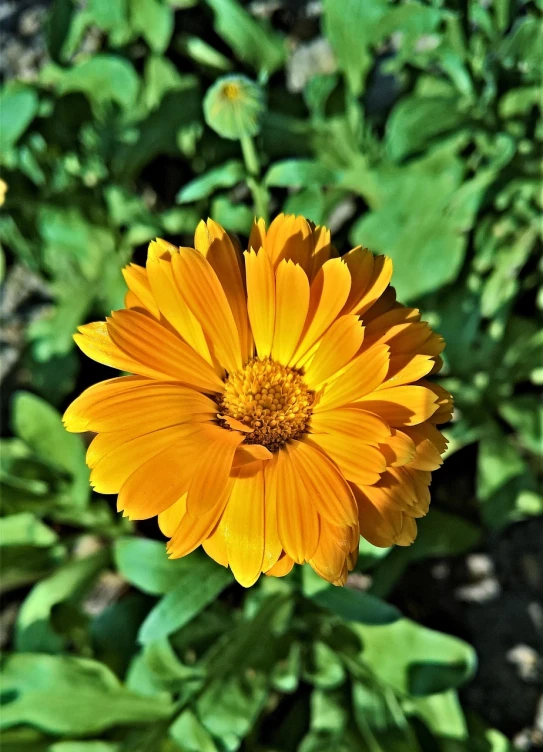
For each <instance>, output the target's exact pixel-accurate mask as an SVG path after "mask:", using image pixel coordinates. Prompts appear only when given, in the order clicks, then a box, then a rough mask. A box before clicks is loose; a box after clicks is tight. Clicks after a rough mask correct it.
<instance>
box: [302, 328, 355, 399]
mask: <svg viewBox="0 0 543 752" xmlns="http://www.w3.org/2000/svg"><path fill="white" fill-rule="evenodd" d="M363 340H364V327H363V326H362V323H361V321H360V319H359V318H358V316H340V317H339V318H338V319H336V321H334V323H333V324H332V326H331V327H330V329H328V331H327V332H326V334H325V335H324V337H323V338H322V339H321V341H320V344H319V347H318V349H317V350H316V352H315V355H314V356H313V357H312V358H311V361H310V362H309V364H308V365H307V366H306V368H305V374H304V379H305V381H306V383H307V384H308V386H310V387H311V389H317V388H318V387H319V386H320V385H321V384H322V383H323V382H324V381H326V380H327V379H329V378H331V377H332V376H334V374H336V373H337V372H338V371H340V370H341V369H342V368H344V367H345V366H346V365H347V364H348V363H350V361H351V360H352V359H353V358H354V356H355V355H356V353H357V352H358V351H359V350H360V347H361V345H362V342H363Z"/></svg>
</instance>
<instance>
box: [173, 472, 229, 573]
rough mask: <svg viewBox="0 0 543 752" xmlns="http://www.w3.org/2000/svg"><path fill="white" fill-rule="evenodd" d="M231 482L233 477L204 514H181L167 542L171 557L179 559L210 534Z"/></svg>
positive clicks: (223, 504) (222, 508) (224, 502)
mask: <svg viewBox="0 0 543 752" xmlns="http://www.w3.org/2000/svg"><path fill="white" fill-rule="evenodd" d="M233 483H234V481H233V479H228V481H227V483H226V484H225V485H224V487H223V489H222V492H221V494H220V495H219V497H218V499H217V503H216V504H215V505H214V506H212V507H211V509H209V510H208V511H207V512H205V513H204V514H201V515H200V516H199V517H196V518H194V517H191V516H190V515H189V514H184V515H183V517H182V518H181V521H180V523H179V525H178V526H177V528H176V530H175V533H174V534H173V536H172V539H171V540H170V541H169V542H168V546H167V550H168V554H169V556H170V557H171V558H172V559H179V558H180V557H181V556H187V554H190V553H192V551H194V550H195V549H196V548H198V546H200V545H202V544H203V542H204V541H205V540H206V539H207V538H208V537H209V536H210V535H211V534H212V532H213V530H214V529H215V527H216V525H217V524H218V523H219V521H220V520H221V516H222V514H223V512H224V508H225V507H226V504H227V503H228V499H229V497H230V493H231V491H232V486H233Z"/></svg>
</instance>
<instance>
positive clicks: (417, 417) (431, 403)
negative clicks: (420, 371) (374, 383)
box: [359, 386, 438, 428]
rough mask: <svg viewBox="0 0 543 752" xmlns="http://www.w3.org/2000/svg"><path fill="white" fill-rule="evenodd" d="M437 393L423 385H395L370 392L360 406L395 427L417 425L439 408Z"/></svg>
mask: <svg viewBox="0 0 543 752" xmlns="http://www.w3.org/2000/svg"><path fill="white" fill-rule="evenodd" d="M436 402H437V398H436V395H435V394H434V393H433V392H432V390H431V389H428V388H426V387H423V386H395V387H392V388H391V389H381V390H380V391H378V392H376V393H375V394H368V395H366V396H365V397H362V398H361V399H360V400H359V404H360V407H361V408H362V409H363V410H367V411H368V412H371V413H375V414H376V415H379V416H380V417H381V418H383V420H385V421H386V422H387V423H388V424H389V425H391V426H394V427H400V428H401V427H402V426H416V425H417V424H418V423H422V422H423V421H425V420H428V418H430V417H431V416H432V415H433V414H434V413H435V412H436V410H437V408H438V405H437V404H436Z"/></svg>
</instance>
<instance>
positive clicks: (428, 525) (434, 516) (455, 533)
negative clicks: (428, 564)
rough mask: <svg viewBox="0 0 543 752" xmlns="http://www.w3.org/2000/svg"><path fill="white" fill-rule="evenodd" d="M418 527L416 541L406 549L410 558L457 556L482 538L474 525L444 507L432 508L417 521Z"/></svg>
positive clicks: (479, 530)
mask: <svg viewBox="0 0 543 752" xmlns="http://www.w3.org/2000/svg"><path fill="white" fill-rule="evenodd" d="M417 527H418V534H417V538H416V540H415V543H414V544H413V545H412V546H409V548H406V549H405V551H406V552H407V553H408V554H409V559H410V560H411V561H417V560H419V559H426V558H428V557H433V556H458V555H459V554H463V553H466V552H467V551H470V550H472V549H473V548H475V546H476V545H477V544H478V543H479V541H480V539H481V529H480V528H479V527H478V526H477V525H475V524H474V523H473V522H469V521H468V520H465V519H464V518H463V517H459V516H458V515H456V514H451V513H450V512H445V511H444V510H443V509H437V508H431V509H430V512H429V513H428V515H427V516H426V517H423V518H422V519H421V520H417ZM396 550H398V549H396Z"/></svg>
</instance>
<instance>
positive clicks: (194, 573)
mask: <svg viewBox="0 0 543 752" xmlns="http://www.w3.org/2000/svg"><path fill="white" fill-rule="evenodd" d="M186 561H187V562H188V566H187V567H186V568H185V569H184V570H183V572H180V573H179V577H178V581H177V584H176V586H175V587H174V588H173V589H172V590H170V591H169V592H168V593H167V594H166V595H165V596H164V597H163V598H162V600H161V601H159V603H158V604H157V605H156V606H155V607H154V608H153V609H152V611H151V612H150V614H149V616H148V617H147V618H146V619H145V621H144V622H143V624H142V626H141V629H140V633H139V639H140V642H142V643H144V644H145V643H148V642H153V641H154V640H160V639H162V638H163V637H166V636H167V635H170V634H172V633H173V632H176V631H177V630H178V629H181V627H184V626H185V624H188V623H189V621H191V619H193V618H194V617H195V616H196V615H197V614H199V613H200V611H202V610H203V609H204V608H205V607H206V606H207V605H208V604H209V603H211V601H213V600H214V599H215V598H216V597H217V596H218V595H219V593H221V592H222V591H223V590H224V588H225V587H227V586H228V585H230V584H231V583H232V575H231V573H230V572H229V571H228V570H227V569H224V568H223V567H220V566H218V565H217V564H216V563H215V562H214V561H213V560H212V559H209V558H208V557H206V556H203V555H202V556H200V555H199V554H192V555H191V557H190V558H187V559H186Z"/></svg>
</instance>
